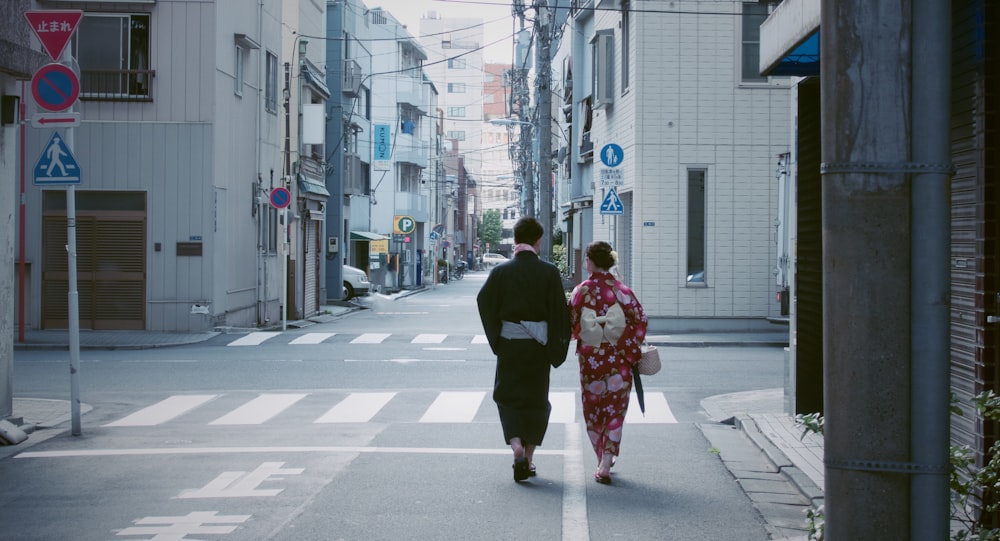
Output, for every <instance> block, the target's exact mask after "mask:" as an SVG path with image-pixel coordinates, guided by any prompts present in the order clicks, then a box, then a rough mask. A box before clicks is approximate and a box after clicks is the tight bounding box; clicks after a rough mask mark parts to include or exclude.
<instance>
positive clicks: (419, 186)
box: [351, 9, 439, 290]
mask: <svg viewBox="0 0 1000 541" xmlns="http://www.w3.org/2000/svg"><path fill="white" fill-rule="evenodd" d="M369 17H371V21H370V24H369V26H368V32H369V34H368V36H369V38H370V39H371V41H370V49H371V59H372V60H371V61H372V68H371V69H372V72H371V73H372V76H371V79H370V80H371V103H372V105H371V110H372V113H371V126H372V136H371V153H372V160H371V197H370V217H371V223H370V226H371V227H370V231H371V232H372V233H375V234H377V235H380V236H384V237H385V238H387V239H388V248H387V252H386V253H384V254H383V255H379V253H381V252H373V254H374V257H375V258H377V260H375V259H373V261H374V263H375V264H374V266H377V267H378V268H377V269H376V268H373V270H372V272H371V278H372V280H373V282H374V283H375V284H377V285H378V286H379V287H382V288H384V289H388V290H396V289H401V288H411V287H416V286H419V285H422V284H423V283H424V275H425V274H426V273H425V263H426V262H427V261H426V259H427V258H426V254H427V251H428V250H429V249H432V246H431V241H432V239H431V231H432V228H433V226H434V223H433V222H432V220H433V219H434V218H435V216H434V213H435V210H434V208H433V207H432V205H431V197H432V194H433V190H435V186H436V182H435V181H433V177H434V169H430V170H428V168H430V167H431V165H432V160H431V157H432V155H433V154H434V153H435V152H436V148H437V145H438V144H439V141H438V137H437V132H438V127H437V122H436V121H435V117H434V116H432V115H433V114H434V112H435V111H436V109H437V104H436V96H437V93H436V89H435V85H434V84H433V83H432V82H431V80H430V79H429V78H428V76H427V74H426V73H425V71H424V69H423V64H424V62H425V61H426V60H427V54H426V53H425V52H424V50H423V48H422V47H421V45H420V43H419V42H418V41H417V40H416V38H414V37H413V36H412V35H411V34H410V33H409V31H408V30H407V29H406V28H405V27H404V26H403V25H402V24H401V23H400V22H399V21H398V20H396V19H395V18H394V17H393V16H392V14H391V13H389V12H387V11H382V10H378V9H376V10H372V11H371V12H369ZM360 211H361V209H360V208H354V205H353V204H352V208H351V212H352V214H353V213H355V212H360Z"/></svg>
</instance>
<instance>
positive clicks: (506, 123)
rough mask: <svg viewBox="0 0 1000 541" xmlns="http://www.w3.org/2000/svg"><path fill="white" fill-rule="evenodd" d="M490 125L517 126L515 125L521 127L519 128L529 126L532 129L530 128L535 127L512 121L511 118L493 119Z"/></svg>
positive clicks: (527, 123)
mask: <svg viewBox="0 0 1000 541" xmlns="http://www.w3.org/2000/svg"><path fill="white" fill-rule="evenodd" d="M490 124H494V125H497V126H517V125H521V126H529V127H532V128H534V127H535V125H534V124H532V123H531V122H525V121H523V120H514V119H513V118H493V119H490Z"/></svg>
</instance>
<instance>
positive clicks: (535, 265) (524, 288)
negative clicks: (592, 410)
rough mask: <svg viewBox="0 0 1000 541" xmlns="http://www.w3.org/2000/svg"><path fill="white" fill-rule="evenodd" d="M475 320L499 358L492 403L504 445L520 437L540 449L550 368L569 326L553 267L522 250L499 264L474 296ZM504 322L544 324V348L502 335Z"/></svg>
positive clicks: (564, 347) (561, 352)
mask: <svg viewBox="0 0 1000 541" xmlns="http://www.w3.org/2000/svg"><path fill="white" fill-rule="evenodd" d="M477 302H478V304H479V317H480V318H481V319H482V321H483V330H484V331H485V332H486V338H487V340H489V343H490V348H492V349H493V353H494V354H495V355H496V356H497V368H496V378H495V380H494V384H493V401H494V402H496V404H497V408H498V409H499V412H500V423H501V425H503V435H504V441H506V442H507V443H508V444H509V443H510V440H511V438H516V437H518V438H521V440H522V441H523V442H524V443H525V444H533V445H540V444H541V443H542V439H543V438H544V437H545V431H546V429H547V428H548V424H549V412H550V411H551V409H552V407H551V405H550V404H549V369H550V367H551V366H559V365H561V364H562V363H563V361H565V360H566V353H567V352H568V350H569V341H570V334H571V333H570V322H569V309H568V308H567V306H566V295H565V293H564V292H563V286H562V278H561V277H560V276H559V270H558V269H557V268H556V267H555V265H553V264H551V263H547V262H545V261H542V260H541V259H539V258H538V255H536V254H535V253H533V252H530V251H524V252H520V253H518V254H517V255H515V256H514V258H513V259H511V260H510V261H508V262H506V263H503V264H501V265H498V266H497V267H495V268H494V269H493V270H492V271H491V272H490V275H489V277H488V278H487V279H486V283H485V284H484V285H483V288H482V289H481V290H480V291H479V296H478V297H477ZM504 321H511V322H514V323H519V322H521V321H544V322H546V323H547V324H548V340H547V342H546V344H545V345H542V344H541V343H539V342H538V341H536V340H534V339H531V338H524V339H507V338H502V337H501V336H500V330H501V328H502V327H503V322H504Z"/></svg>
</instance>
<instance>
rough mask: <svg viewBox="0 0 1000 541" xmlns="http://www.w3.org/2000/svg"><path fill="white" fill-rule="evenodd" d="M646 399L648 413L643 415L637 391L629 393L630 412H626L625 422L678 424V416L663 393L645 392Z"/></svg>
mask: <svg viewBox="0 0 1000 541" xmlns="http://www.w3.org/2000/svg"><path fill="white" fill-rule="evenodd" d="M644 395H645V399H646V414H645V415H643V413H642V410H640V409H639V399H638V397H637V396H636V394H635V393H632V394H631V395H629V399H628V412H627V413H626V414H625V423H626V424H628V423H637V424H644V423H656V424H664V423H669V424H676V423H677V418H675V417H674V412H673V411H671V410H670V404H667V397H666V396H664V395H663V393H644Z"/></svg>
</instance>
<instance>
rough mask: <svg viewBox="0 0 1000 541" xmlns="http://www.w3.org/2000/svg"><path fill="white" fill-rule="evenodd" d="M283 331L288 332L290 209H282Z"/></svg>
mask: <svg viewBox="0 0 1000 541" xmlns="http://www.w3.org/2000/svg"><path fill="white" fill-rule="evenodd" d="M281 224H282V225H283V226H284V227H282V229H281V230H282V233H281V254H280V257H281V275H280V276H281V330H282V331H286V330H288V207H285V208H283V209H281Z"/></svg>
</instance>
